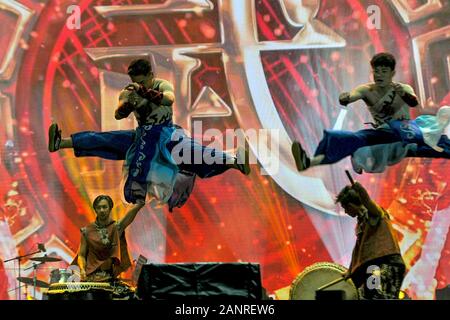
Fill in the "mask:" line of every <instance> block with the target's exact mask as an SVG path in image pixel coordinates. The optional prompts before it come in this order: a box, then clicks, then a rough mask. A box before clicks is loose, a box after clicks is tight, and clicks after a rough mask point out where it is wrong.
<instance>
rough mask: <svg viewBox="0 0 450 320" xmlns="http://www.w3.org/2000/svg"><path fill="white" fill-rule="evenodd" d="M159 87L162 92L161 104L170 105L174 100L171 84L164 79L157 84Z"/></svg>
mask: <svg viewBox="0 0 450 320" xmlns="http://www.w3.org/2000/svg"><path fill="white" fill-rule="evenodd" d="M159 88H160V90H161V92H162V94H163V98H162V100H161V105H163V106H168V107H171V106H172V105H173V103H174V102H175V94H174V92H173V91H174V89H173V86H172V85H171V84H170V83H169V82H167V81H165V82H163V83H162V84H161V85H160V86H159Z"/></svg>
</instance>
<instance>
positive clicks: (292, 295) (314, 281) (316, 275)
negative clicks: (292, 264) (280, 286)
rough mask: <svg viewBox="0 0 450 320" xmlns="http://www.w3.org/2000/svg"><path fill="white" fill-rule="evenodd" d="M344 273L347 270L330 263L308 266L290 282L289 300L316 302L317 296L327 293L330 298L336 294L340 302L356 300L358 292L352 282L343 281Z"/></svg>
mask: <svg viewBox="0 0 450 320" xmlns="http://www.w3.org/2000/svg"><path fill="white" fill-rule="evenodd" d="M346 272H347V268H345V267H344V266H341V265H339V264H336V263H332V262H318V263H315V264H313V265H310V266H309V267H307V268H305V270H303V271H302V272H301V273H300V274H299V275H298V276H297V277H296V278H295V280H294V281H293V282H292V284H291V289H290V292H289V299H290V300H316V299H317V296H318V294H322V295H323V296H325V294H327V293H329V294H330V295H329V296H332V295H331V293H336V292H337V293H339V294H340V295H339V299H341V300H358V299H359V298H358V290H357V288H356V286H355V284H354V283H353V281H352V280H351V279H347V280H343V275H344V274H345V273H346ZM339 280H342V281H339ZM330 284H331V285H330ZM327 285H329V286H327ZM322 288H323V289H322ZM319 289H321V290H319ZM325 291H328V292H325Z"/></svg>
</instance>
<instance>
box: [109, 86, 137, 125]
mask: <svg viewBox="0 0 450 320" xmlns="http://www.w3.org/2000/svg"><path fill="white" fill-rule="evenodd" d="M131 94H132V92H131V91H130V90H128V89H124V90H122V92H121V93H120V96H119V105H118V107H117V109H116V110H115V111H114V118H115V119H116V120H120V119H124V118H126V117H128V116H129V115H130V113H131V112H133V109H134V108H133V104H132V103H130V101H129V100H130V95H131Z"/></svg>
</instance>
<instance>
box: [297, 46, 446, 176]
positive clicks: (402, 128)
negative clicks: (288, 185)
mask: <svg viewBox="0 0 450 320" xmlns="http://www.w3.org/2000/svg"><path fill="white" fill-rule="evenodd" d="M395 64H396V62H395V58H394V57H393V56H392V55H391V54H389V53H379V54H377V55H375V56H374V57H373V58H372V60H371V66H372V72H373V77H374V82H373V83H368V84H363V85H360V86H358V87H356V88H355V89H354V90H352V91H351V92H344V93H342V94H341V95H340V96H339V102H340V103H341V104H342V105H345V106H346V105H348V104H349V103H352V102H355V101H357V100H360V99H362V100H363V101H364V102H365V103H366V105H367V107H368V109H369V111H370V113H371V115H372V117H373V119H374V121H375V123H373V126H374V129H364V130H359V131H356V132H352V131H344V130H325V131H324V137H323V138H322V140H321V141H320V143H319V145H318V146H317V149H316V151H315V153H314V157H313V158H309V157H308V156H307V154H306V152H305V151H304V149H303V147H302V145H301V144H300V142H298V141H295V142H294V143H293V145H292V154H293V156H294V159H295V163H296V166H297V169H298V170H299V171H303V170H306V169H308V168H309V167H312V166H317V165H323V164H332V163H336V162H338V161H340V160H341V159H344V158H345V157H347V156H351V157H352V159H351V160H352V165H353V168H354V170H355V171H356V172H358V173H362V172H363V171H366V172H382V171H384V169H385V168H386V166H389V165H393V164H395V163H398V162H399V161H401V160H402V159H403V158H405V157H431V158H450V141H449V139H448V138H447V136H445V135H443V133H444V130H445V128H446V127H447V125H448V123H449V121H450V108H449V107H447V106H444V107H442V108H440V109H439V111H438V112H437V114H436V115H422V116H419V117H417V118H416V119H414V120H411V117H410V112H409V108H410V107H416V106H417V105H418V104H419V103H418V100H417V97H416V95H415V93H414V90H413V89H412V88H411V87H410V86H409V85H406V84H402V83H394V82H393V81H392V79H393V77H394V75H395Z"/></svg>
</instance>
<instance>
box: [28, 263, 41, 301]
mask: <svg viewBox="0 0 450 320" xmlns="http://www.w3.org/2000/svg"><path fill="white" fill-rule="evenodd" d="M44 263H45V262H40V263H35V262H33V265H32V266H31V267H28V268H26V269H25V270H28V269H31V268H33V298H34V300H36V279H37V276H36V269H37V268H38V267H39V266H40V265H41V264H44Z"/></svg>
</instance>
